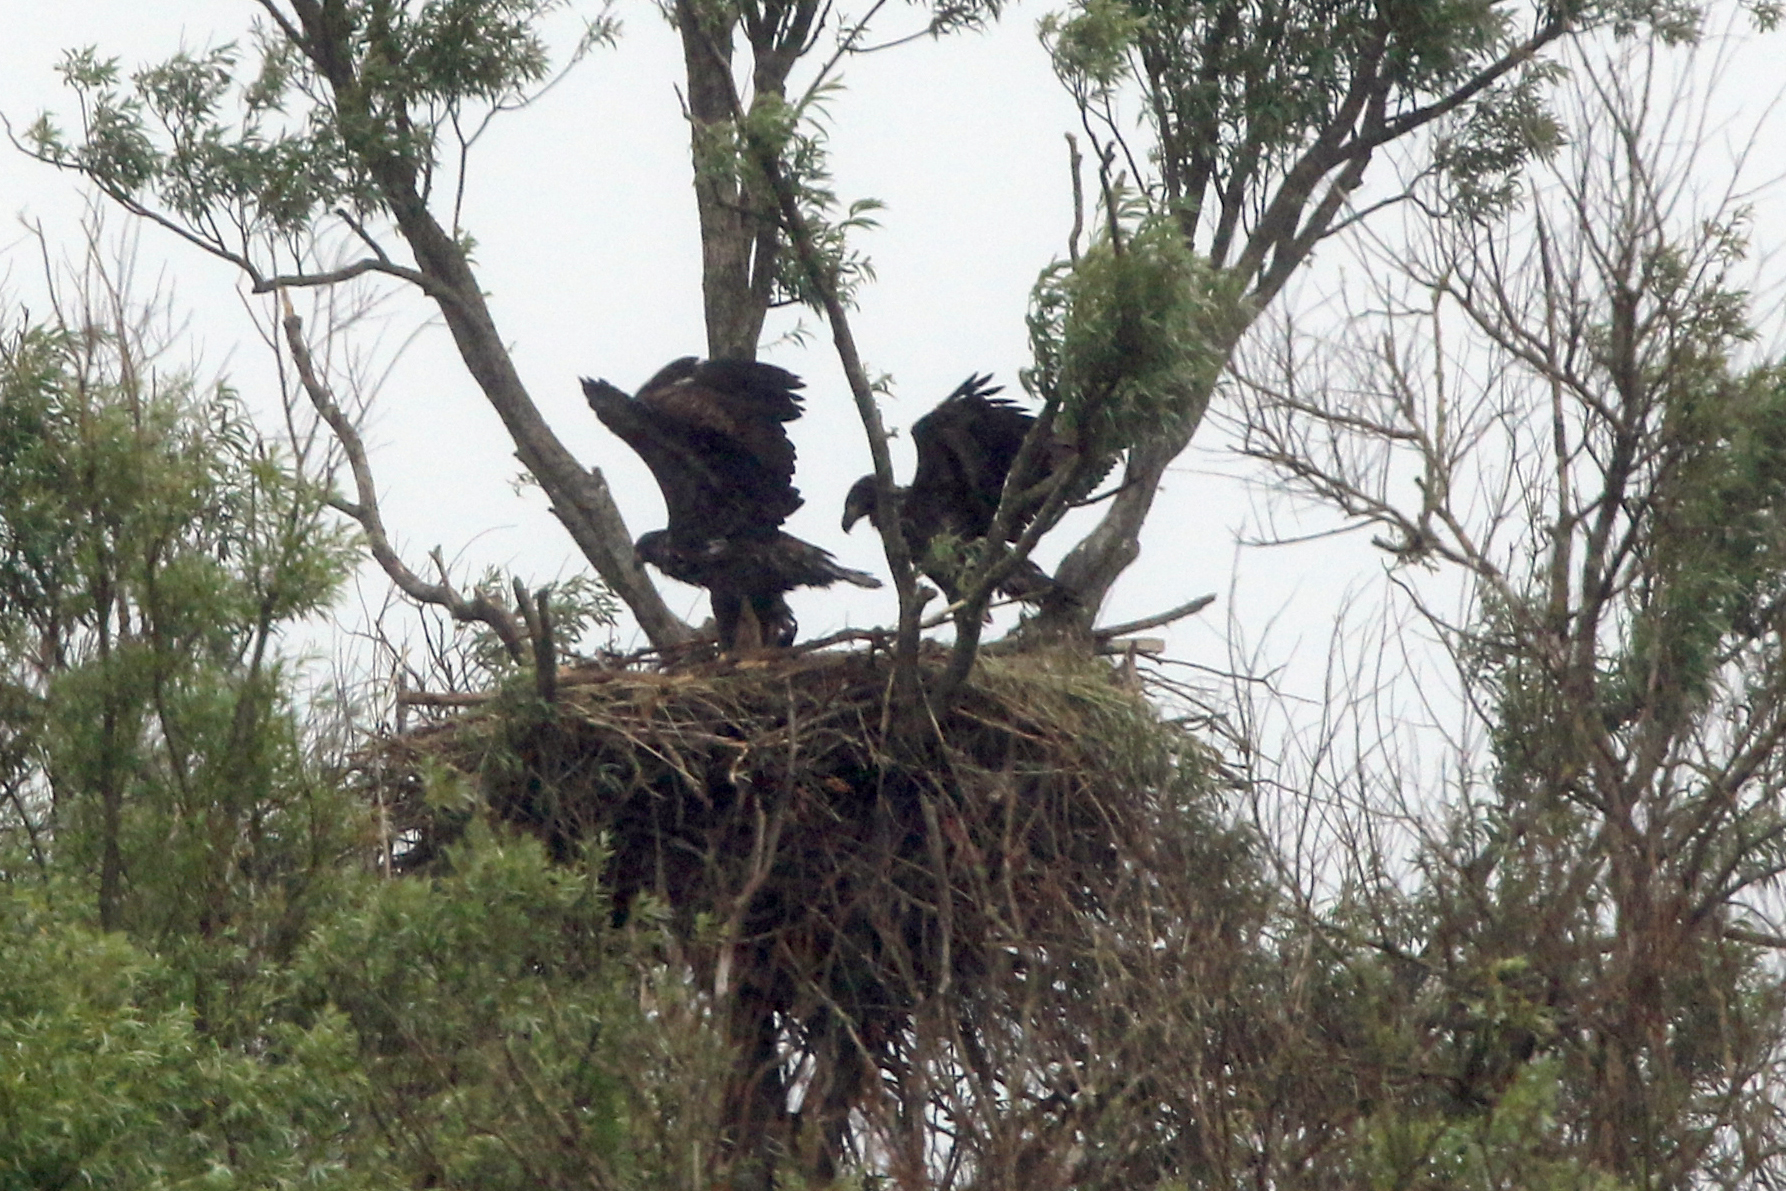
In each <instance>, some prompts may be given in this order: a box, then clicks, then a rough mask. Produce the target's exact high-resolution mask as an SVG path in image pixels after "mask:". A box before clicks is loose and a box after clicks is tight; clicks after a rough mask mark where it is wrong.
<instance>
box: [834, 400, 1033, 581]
mask: <svg viewBox="0 0 1786 1191" xmlns="http://www.w3.org/2000/svg"><path fill="white" fill-rule="evenodd" d="M991 380H992V377H991V376H990V375H987V376H970V377H968V378H967V379H966V380H965V381H963V382H961V384H960V385H959V386H958V387H957V388H956V389H955V391H954V392H953V393H950V394H949V395H948V396H947V397H945V398H943V400H942V402H941V403H940V404H938V405H937V407H936V408H935V409H933V410H931V411H930V412H929V413H927V414H925V415H924V416H923V417H921V418H919V419H918V420H917V422H915V423H913V425H912V443H913V445H914V446H916V447H917V449H918V470H917V471H916V472H915V473H914V474H913V476H912V483H911V486H910V487H909V488H906V489H905V499H904V501H903V502H902V504H901V508H900V530H901V531H902V532H903V533H904V534H905V544H906V548H907V549H908V550H910V551H911V552H912V561H913V562H914V563H916V564H917V565H918V567H919V568H920V569H921V570H923V571H924V573H925V574H926V575H928V576H929V577H930V578H931V579H932V580H933V581H935V582H936V584H937V585H938V586H939V587H941V588H942V589H943V593H944V594H945V595H947V596H948V597H949V598H950V599H954V598H956V595H957V587H958V585H957V584H956V582H955V577H956V574H957V568H956V567H954V566H951V565H949V564H948V563H947V561H946V560H942V559H938V558H937V557H936V556H935V553H934V552H933V551H932V549H931V544H932V543H933V542H935V541H936V540H937V539H938V538H942V537H953V538H955V539H957V540H959V541H960V542H963V543H970V542H977V541H979V540H981V539H982V538H984V537H985V536H986V534H987V533H988V532H989V531H990V530H991V529H992V519H993V515H994V514H995V513H997V512H998V502H999V497H1000V496H1001V495H1002V493H1003V492H1004V487H1005V477H1006V476H1007V475H1009V474H1010V471H1011V465H1012V464H1013V463H1015V462H1016V461H1017V452H1018V451H1019V450H1020V449H1021V448H1022V446H1023V439H1024V436H1025V435H1027V434H1028V433H1029V428H1030V426H1031V425H1033V424H1034V423H1035V418H1034V417H1032V416H1031V415H1030V414H1028V413H1027V412H1025V411H1024V410H1023V409H1022V408H1021V407H1019V406H1018V405H1017V404H1016V403H1014V402H1012V401H1009V400H1007V399H1005V398H1003V397H996V396H994V394H996V393H1000V392H1002V391H1003V386H1001V385H993V384H989V383H988V382H990V381H991ZM1059 454H1060V453H1059V452H1058V451H1051V450H1044V451H1041V452H1038V453H1037V457H1036V462H1035V464H1034V465H1032V466H1031V467H1029V468H1028V469H1027V470H1028V474H1026V475H1025V476H1023V477H1021V487H1022V488H1023V489H1025V490H1029V489H1034V488H1035V487H1036V486H1037V485H1039V484H1040V483H1041V482H1042V480H1043V479H1045V478H1046V477H1047V476H1048V474H1049V471H1050V470H1051V469H1052V468H1053V467H1054V466H1056V464H1058V463H1059V462H1060V458H1059ZM1041 505H1042V498H1041V497H1040V496H1033V497H1031V498H1030V500H1029V501H1028V502H1027V504H1026V505H1025V506H1023V507H1020V508H1019V509H1018V510H1017V516H1016V517H1015V518H1013V519H1012V522H1011V533H1010V535H1009V536H1010V538H1012V539H1014V538H1015V537H1016V536H1017V535H1018V534H1020V533H1021V532H1022V531H1023V528H1024V526H1026V525H1028V524H1029V522H1030V520H1031V519H1032V518H1033V517H1034V516H1035V515H1036V512H1037V510H1038V509H1039V508H1040V507H1041ZM863 517H867V518H868V519H869V521H870V522H871V523H872V524H873V525H874V527H875V528H876V529H880V528H882V524H881V506H880V493H879V490H878V489H877V488H876V487H875V482H874V477H873V476H872V475H867V476H863V477H862V478H861V479H859V480H857V481H856V482H855V484H853V485H851V487H850V491H849V494H848V495H847V496H846V497H844V502H843V528H844V531H845V532H846V533H847V532H848V531H849V529H850V527H851V526H853V525H855V524H856V522H857V521H859V520H861V519H862V518H863ZM1000 590H1002V591H1003V592H1004V593H1005V594H1006V595H1011V596H1015V597H1017V598H1018V599H1023V600H1042V599H1045V598H1049V597H1051V596H1054V597H1060V596H1064V592H1062V591H1061V589H1059V588H1058V587H1057V586H1056V584H1055V582H1054V580H1052V579H1050V578H1049V577H1048V575H1047V574H1046V573H1045V572H1044V571H1043V570H1042V568H1041V567H1039V566H1037V565H1036V564H1035V563H1033V562H1031V561H1030V560H1028V559H1025V560H1024V561H1023V562H1022V563H1021V564H1019V566H1018V567H1017V569H1016V570H1014V571H1012V572H1011V574H1010V575H1009V576H1008V577H1007V578H1006V579H1005V581H1004V583H1003V584H1001V585H1000Z"/></svg>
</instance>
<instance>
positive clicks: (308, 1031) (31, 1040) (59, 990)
mask: <svg viewBox="0 0 1786 1191" xmlns="http://www.w3.org/2000/svg"><path fill="white" fill-rule="evenodd" d="M67 892H68V891H67V890H54V889H52V890H46V891H44V892H43V893H32V892H27V891H23V890H20V889H18V888H16V887H14V886H12V885H0V1053H3V1054H4V1055H5V1056H6V1061H5V1062H4V1063H3V1064H0V1188H5V1189H6V1191H14V1189H17V1191H35V1189H37V1188H44V1187H64V1186H74V1185H88V1186H105V1187H115V1188H136V1187H142V1188H150V1187H155V1188H184V1187H193V1188H197V1187H201V1186H202V1187H226V1186H240V1187H286V1186H298V1185H322V1186H329V1187H340V1188H349V1187H358V1186H379V1185H389V1184H388V1183H385V1182H383V1180H382V1179H381V1178H379V1177H378V1175H379V1172H378V1171H377V1169H376V1167H375V1166H373V1165H371V1164H367V1165H363V1166H361V1167H360V1169H359V1171H358V1173H357V1174H353V1173H350V1172H349V1171H348V1170H347V1169H346V1164H347V1159H348V1158H349V1157H350V1155H352V1154H353V1152H354V1147H353V1145H352V1142H351V1138H350V1137H349V1134H350V1133H351V1131H352V1129H353V1120H352V1116H351V1111H352V1108H353V1105H354V1103H355V1101H356V1100H357V1099H358V1077H357V1073H356V1071H355V1067H354V1064H353V1061H352V1059H353V1055H352V1047H351V1039H350V1037H349V1036H348V1034H347V1032H346V1031H345V1030H344V1029H343V1028H342V1026H343V1023H342V1022H341V1021H340V1019H339V1018H337V1017H334V1016H332V1015H326V1014H325V1015H323V1016H321V1017H319V1018H317V1019H316V1020H315V1021H313V1022H312V1023H311V1024H310V1025H309V1026H307V1027H303V1028H300V1027H296V1026H292V1025H285V1024H274V1023H269V1027H268V1028H267V1029H266V1030H265V1031H264V1032H263V1033H261V1034H260V1035H259V1036H258V1038H257V1047H256V1053H252V1054H250V1053H247V1052H245V1051H243V1050H239V1049H235V1048H232V1047H230V1046H228V1045H225V1044H223V1043H222V1042H220V1041H219V1040H218V1039H217V1038H216V1037H215V1036H214V1035H213V1034H211V1033H209V1032H207V1030H206V1029H205V1028H204V1026H203V1024H202V1023H201V1022H200V1021H199V1020H198V1019H197V1018H196V1016H195V1014H194V1011H193V1006H192V1004H191V1002H190V1001H189V1000H188V999H187V997H186V996H185V994H184V993H183V990H184V989H185V988H187V987H188V984H187V981H186V980H184V979H183V978H182V975H181V973H180V971H179V969H178V967H177V966H176V965H174V964H170V963H168V962H166V961H163V960H160V959H157V958H156V957H154V956H153V955H151V954H150V953H148V952H146V951H145V950H143V949H141V948H140V947H138V946H136V945H135V944H133V943H131V942H130V941H128V940H127V939H125V938H124V937H123V936H121V935H118V934H102V933H99V932H97V931H95V930H93V929H92V928H91V926H90V925H89V924H87V923H85V922H83V921H81V919H80V917H79V915H76V914H70V913H69V911H68V905H69V902H68V899H67V897H66V896H65V895H66V893H67Z"/></svg>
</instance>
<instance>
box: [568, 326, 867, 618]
mask: <svg viewBox="0 0 1786 1191" xmlns="http://www.w3.org/2000/svg"><path fill="white" fill-rule="evenodd" d="M802 387H803V386H802V383H801V381H800V378H799V377H797V376H795V375H794V374H793V373H791V372H789V371H787V370H786V369H783V368H777V367H775V366H774V365H773V364H761V363H758V362H756V361H755V360H731V359H720V360H697V359H696V358H694V357H693V356H685V357H684V358H682V359H680V360H677V361H675V362H673V363H671V364H668V365H666V366H665V367H664V368H663V369H662V370H661V371H659V372H658V374H657V375H656V376H654V377H652V378H651V379H650V380H648V381H646V382H645V385H644V387H643V388H641V389H640V390H639V392H638V395H637V396H633V397H629V396H627V395H626V394H625V393H623V392H621V391H620V390H619V389H617V388H615V387H614V386H613V385H611V384H609V383H608V382H606V381H600V380H587V379H585V380H584V381H583V395H584V397H586V398H587V399H588V401H589V407H590V408H591V409H593V410H594V411H595V416H596V417H598V418H600V419H601V421H602V424H603V425H604V426H606V427H607V428H608V429H609V430H612V431H613V432H614V433H615V434H616V435H618V436H619V437H620V438H621V439H622V440H623V441H624V442H625V443H626V444H627V445H628V446H630V447H631V448H632V449H633V450H635V451H637V452H638V453H639V457H640V458H641V459H643V460H644V461H645V465H646V466H647V467H649V468H650V469H651V474H652V476H653V477H655V478H656V480H657V486H658V487H659V488H660V489H662V490H663V494H664V506H665V509H666V512H667V514H668V520H669V525H668V526H667V527H666V528H664V529H659V530H653V531H652V532H650V533H647V534H645V535H643V536H642V537H640V538H639V540H638V542H637V543H636V544H635V548H636V549H637V550H638V552H639V557H640V558H641V559H642V560H644V561H645V562H648V563H650V564H651V565H653V566H655V567H656V568H657V569H658V570H660V571H662V572H663V573H664V574H666V575H668V576H670V577H671V578H672V579H679V580H681V581H682V582H684V583H692V584H694V585H695V586H697V587H705V588H706V589H707V592H708V594H709V595H710V596H711V597H712V600H713V620H714V623H715V624H716V625H717V626H718V629H719V644H720V648H721V649H722V650H725V651H727V652H731V651H732V650H734V649H736V648H738V647H740V646H743V647H747V648H748V647H750V646H751V645H754V644H757V643H759V642H760V643H762V644H768V645H780V646H787V645H792V644H793V642H794V634H795V633H796V631H797V630H798V628H799V626H798V624H797V623H796V622H795V620H794V614H793V612H792V610H791V609H789V608H788V604H787V600H786V598H785V596H786V595H787V593H788V592H789V591H792V590H793V589H794V588H796V587H829V586H830V585H831V584H833V583H835V582H837V581H838V580H840V579H841V580H843V581H844V582H846V583H854V584H855V585H856V586H858V587H879V586H880V585H881V583H880V580H879V579H876V578H875V577H874V576H873V575H868V574H865V573H863V572H861V571H852V570H850V569H848V568H847V567H842V566H839V565H838V564H837V562H836V560H835V559H833V558H832V557H831V555H830V554H829V553H827V552H826V551H824V550H821V549H819V547H817V546H814V545H812V544H811V543H810V542H803V541H801V540H800V539H799V538H796V537H792V536H790V535H789V534H786V533H783V532H782V530H781V523H782V522H783V521H785V520H787V517H788V515H789V514H790V513H792V512H793V511H794V510H795V509H797V508H799V507H800V505H801V503H802V502H801V499H800V493H799V490H798V489H796V488H795V487H794V482H793V481H794V444H793V443H792V442H790V441H789V439H788V434H787V429H786V425H785V424H786V423H788V422H791V421H793V420H794V419H795V418H797V417H799V416H800V397H799V394H798V393H797V392H796V390H798V389H800V388H802ZM741 626H744V631H743V632H741V631H740V628H741Z"/></svg>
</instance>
